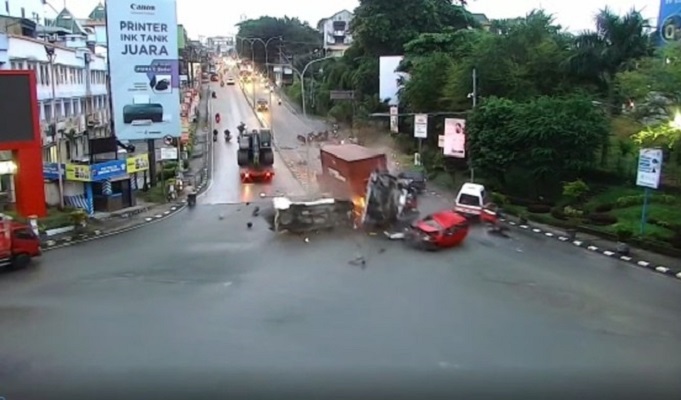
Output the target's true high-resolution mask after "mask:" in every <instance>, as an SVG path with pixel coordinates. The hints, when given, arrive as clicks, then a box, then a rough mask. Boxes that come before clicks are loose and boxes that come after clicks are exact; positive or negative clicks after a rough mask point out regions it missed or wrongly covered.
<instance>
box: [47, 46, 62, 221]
mask: <svg viewBox="0 0 681 400" xmlns="http://www.w3.org/2000/svg"><path fill="white" fill-rule="evenodd" d="M45 54H46V55H47V59H48V61H49V63H50V86H51V89H52V98H51V99H50V108H51V110H52V129H53V133H54V140H55V141H56V142H57V176H58V178H57V179H58V185H59V208H60V209H62V210H63V209H64V167H63V164H62V154H61V134H60V133H59V132H58V131H57V121H58V119H57V86H56V79H57V74H55V73H54V60H55V59H56V58H57V53H56V51H55V48H54V46H52V45H49V46H45Z"/></svg>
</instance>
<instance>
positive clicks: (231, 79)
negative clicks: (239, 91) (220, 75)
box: [227, 76, 235, 86]
mask: <svg viewBox="0 0 681 400" xmlns="http://www.w3.org/2000/svg"><path fill="white" fill-rule="evenodd" d="M227 84H228V85H230V86H231V85H234V84H235V82H234V78H232V77H231V76H230V77H229V78H227Z"/></svg>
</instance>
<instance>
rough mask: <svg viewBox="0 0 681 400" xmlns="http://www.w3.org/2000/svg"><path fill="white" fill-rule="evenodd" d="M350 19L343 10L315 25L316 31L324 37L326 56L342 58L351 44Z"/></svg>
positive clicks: (351, 16) (350, 15)
mask: <svg viewBox="0 0 681 400" xmlns="http://www.w3.org/2000/svg"><path fill="white" fill-rule="evenodd" d="M352 18H353V14H352V13H351V12H350V11H348V10H343V11H339V12H337V13H335V14H334V15H332V16H330V17H329V18H324V19H322V20H321V21H319V23H318V24H317V29H318V30H319V31H320V32H321V33H322V34H323V35H324V51H325V54H326V55H327V56H342V55H343V53H345V50H347V49H348V47H350V45H351V44H352V35H351V34H350V24H351V23H352Z"/></svg>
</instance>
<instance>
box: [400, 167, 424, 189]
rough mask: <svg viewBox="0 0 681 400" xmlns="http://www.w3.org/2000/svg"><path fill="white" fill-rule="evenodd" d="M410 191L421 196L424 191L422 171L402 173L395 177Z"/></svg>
mask: <svg viewBox="0 0 681 400" xmlns="http://www.w3.org/2000/svg"><path fill="white" fill-rule="evenodd" d="M397 178H398V179H400V180H402V181H403V182H404V184H405V185H407V186H408V187H409V188H410V189H413V190H415V191H416V192H417V193H419V194H422V193H424V192H425V191H426V182H427V179H426V174H425V173H424V172H422V171H404V172H400V174H399V175H397Z"/></svg>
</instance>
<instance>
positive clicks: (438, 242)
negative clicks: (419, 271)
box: [404, 210, 469, 250]
mask: <svg viewBox="0 0 681 400" xmlns="http://www.w3.org/2000/svg"><path fill="white" fill-rule="evenodd" d="M468 230H469V223H468V219H466V217H464V216H463V215H461V214H458V213H457V212H455V211H452V210H443V211H438V212H436V213H433V214H430V215H428V216H426V217H425V218H423V219H420V220H418V221H415V222H414V223H413V224H412V225H411V228H410V229H409V230H407V232H406V233H405V237H404V239H405V241H406V242H407V243H409V244H411V245H414V246H416V247H419V248H422V249H425V250H438V249H444V248H449V247H455V246H458V245H460V244H461V243H463V241H464V240H465V239H466V237H467V236H468Z"/></svg>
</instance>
